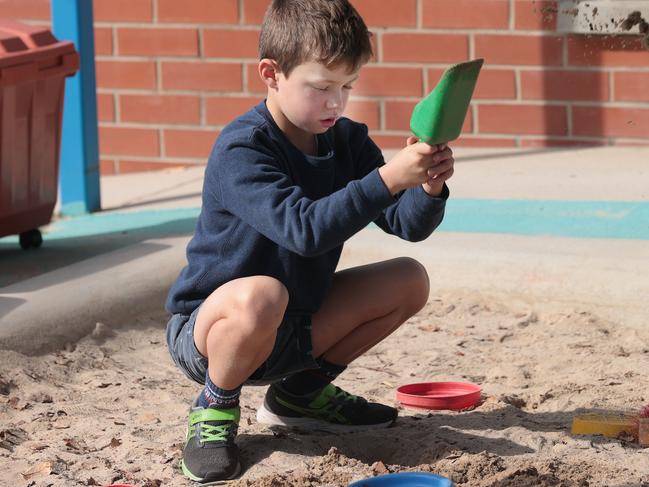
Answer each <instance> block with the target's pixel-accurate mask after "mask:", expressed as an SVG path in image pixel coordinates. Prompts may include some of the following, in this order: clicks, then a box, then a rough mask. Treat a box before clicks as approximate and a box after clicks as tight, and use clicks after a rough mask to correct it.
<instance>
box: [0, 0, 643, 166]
mask: <svg viewBox="0 0 649 487" xmlns="http://www.w3.org/2000/svg"><path fill="white" fill-rule="evenodd" d="M353 3H354V5H355V6H356V7H357V8H358V10H359V11H360V12H361V14H362V15H363V17H364V18H365V20H366V22H367V23H368V25H369V26H370V29H371V30H372V31H373V33H374V43H375V48H376V49H375V50H376V59H374V60H373V62H372V63H371V64H370V65H368V66H367V67H366V68H364V70H363V72H362V76H361V79H360V80H359V82H358V84H357V87H356V88H355V89H354V92H353V93H354V95H353V98H352V101H351V102H350V105H349V108H348V111H347V115H348V116H351V117H352V118H356V119H358V120H361V121H363V122H365V123H367V125H368V126H369V127H370V129H371V133H372V134H373V136H374V138H375V140H376V141H377V142H378V143H379V145H381V146H382V148H384V149H390V148H395V147H400V146H402V145H403V143H404V139H405V138H406V136H407V135H408V133H409V129H408V121H409V117H410V112H411V110H412V108H413V106H414V105H415V103H416V102H417V101H418V100H419V99H420V98H421V97H422V96H424V95H425V94H427V93H428V91H430V90H431V89H432V88H433V87H434V86H435V83H436V81H437V79H438V78H439V76H440V73H441V72H442V71H443V69H444V68H445V67H447V66H448V65H449V64H452V63H455V62H459V61H463V60H466V59H469V58H476V57H484V58H485V60H486V65H485V69H484V71H483V73H482V75H481V79H480V83H479V85H478V87H477V92H476V94H475V99H474V103H473V105H472V109H471V112H470V114H469V116H468V117H467V121H466V124H465V133H464V135H463V137H462V138H461V140H459V141H457V142H456V144H455V145H457V146H473V147H537V146H565V145H618V144H619V145H649V51H647V50H644V49H643V46H642V43H641V40H640V38H639V37H637V36H618V37H604V36H599V35H598V36H585V35H580V34H560V33H557V31H556V24H557V9H558V7H557V2H555V1H541V0H538V1H536V0H353ZM267 4H268V0H94V7H95V24H96V51H97V75H98V104H99V114H100V146H101V154H102V166H101V167H102V173H103V174H110V173H116V172H129V171H139V170H150V169H157V168H161V167H169V166H182V165H194V164H204V163H205V158H206V156H207V154H208V153H209V150H210V148H211V146H212V143H213V141H214V138H215V135H217V134H218V132H219V129H221V128H222V127H223V125H224V124H226V123H227V122H228V120H230V119H231V118H232V117H233V116H234V115H236V114H238V113H240V112H241V111H243V110H245V109H246V108H247V107H249V106H250V105H251V104H253V103H256V102H257V101H258V100H259V99H261V98H262V97H263V95H264V91H263V85H262V84H261V82H260V81H259V80H258V77H257V74H256V58H257V37H258V31H259V24H260V22H261V19H262V16H263V12H264V10H265V7H266V5H267ZM49 16H50V14H49V1H48V0H1V1H0V17H4V18H13V19H19V20H25V21H28V22H31V23H43V24H47V23H48V22H49V18H50V17H49Z"/></svg>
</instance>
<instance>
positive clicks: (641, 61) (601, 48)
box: [567, 35, 649, 67]
mask: <svg viewBox="0 0 649 487" xmlns="http://www.w3.org/2000/svg"><path fill="white" fill-rule="evenodd" d="M567 43H568V44H567V45H568V64H570V65H571V66H610V67H619V66H629V67H636V66H647V65H649V50H646V49H644V47H643V46H642V42H641V40H640V37H639V36H615V37H610V36H592V37H587V36H577V35H574V36H568V38H567Z"/></svg>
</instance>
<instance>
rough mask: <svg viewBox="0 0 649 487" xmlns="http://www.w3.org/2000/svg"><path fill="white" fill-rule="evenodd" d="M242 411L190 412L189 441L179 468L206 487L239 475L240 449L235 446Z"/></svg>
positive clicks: (204, 410) (198, 409)
mask: <svg viewBox="0 0 649 487" xmlns="http://www.w3.org/2000/svg"><path fill="white" fill-rule="evenodd" d="M240 414H241V413H240V409H239V408H238V407H236V408H232V409H215V408H202V407H199V406H197V405H196V403H194V404H193V405H192V408H191V411H190V412H189V426H188V429H187V440H186V441H185V448H184V449H183V459H182V461H181V462H180V467H181V468H182V471H183V473H184V474H185V475H186V476H187V477H189V478H190V479H191V480H194V481H195V482H200V483H202V484H206V483H208V482H214V481H217V480H227V479H232V478H234V477H236V476H237V475H239V472H240V471H241V464H240V463H239V449H238V448H237V445H235V443H234V438H235V437H236V436H237V429H238V427H239V417H240Z"/></svg>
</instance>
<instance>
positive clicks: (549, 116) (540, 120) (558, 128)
mask: <svg viewBox="0 0 649 487" xmlns="http://www.w3.org/2000/svg"><path fill="white" fill-rule="evenodd" d="M477 108H478V127H479V131H480V133H494V134H530V135H568V120H567V113H566V108H565V107H563V106H542V105H479V106H478V107H477Z"/></svg>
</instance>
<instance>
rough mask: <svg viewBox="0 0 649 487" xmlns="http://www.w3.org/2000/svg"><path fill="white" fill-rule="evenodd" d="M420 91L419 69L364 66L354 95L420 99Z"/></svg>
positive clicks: (420, 78)
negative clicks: (413, 97) (414, 97)
mask: <svg viewBox="0 0 649 487" xmlns="http://www.w3.org/2000/svg"><path fill="white" fill-rule="evenodd" d="M422 89H423V80H422V71H421V69H417V68H386V67H374V66H366V67H365V68H363V70H362V71H361V73H360V77H359V79H358V81H357V82H356V86H355V87H354V94H355V95H369V96H372V95H373V96H416V97H420V96H422V95H423V91H422Z"/></svg>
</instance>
